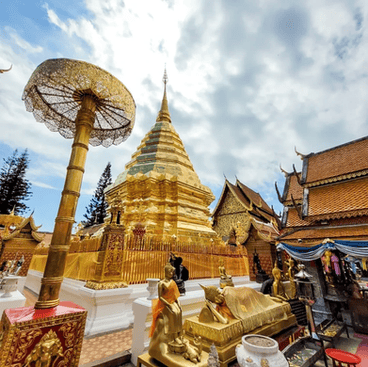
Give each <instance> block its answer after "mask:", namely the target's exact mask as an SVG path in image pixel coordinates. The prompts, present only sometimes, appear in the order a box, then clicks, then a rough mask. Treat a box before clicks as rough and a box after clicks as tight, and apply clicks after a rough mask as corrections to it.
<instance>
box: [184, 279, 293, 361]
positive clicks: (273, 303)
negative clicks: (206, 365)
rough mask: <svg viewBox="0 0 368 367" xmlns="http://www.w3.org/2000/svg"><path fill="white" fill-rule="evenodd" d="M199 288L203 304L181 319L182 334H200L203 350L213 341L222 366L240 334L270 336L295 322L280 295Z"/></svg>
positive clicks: (232, 356)
mask: <svg viewBox="0 0 368 367" xmlns="http://www.w3.org/2000/svg"><path fill="white" fill-rule="evenodd" d="M201 287H202V288H203V289H204V292H205V305H204V307H203V308H202V310H201V312H200V314H199V316H192V317H189V318H187V319H186V320H185V323H184V330H185V336H186V338H188V339H193V338H194V336H195V335H199V336H201V338H202V343H203V349H204V350H205V351H209V348H210V346H211V345H212V344H214V345H215V346H216V349H217V351H218V355H219V358H220V365H221V366H222V367H223V366H226V365H227V364H228V363H230V362H231V361H233V360H234V359H235V358H236V356H235V348H236V345H237V344H239V343H240V342H241V337H242V336H243V335H244V334H261V335H265V336H272V335H275V334H277V333H279V332H280V331H282V330H284V329H287V328H288V327H290V326H293V325H296V318H295V315H293V314H292V313H291V307H290V305H289V303H287V302H284V301H283V300H281V299H280V298H277V297H271V296H269V295H264V294H262V293H260V292H257V291H256V290H254V289H253V288H249V287H237V288H235V287H225V288H223V289H220V288H217V287H215V286H207V287H205V286H203V285H201Z"/></svg>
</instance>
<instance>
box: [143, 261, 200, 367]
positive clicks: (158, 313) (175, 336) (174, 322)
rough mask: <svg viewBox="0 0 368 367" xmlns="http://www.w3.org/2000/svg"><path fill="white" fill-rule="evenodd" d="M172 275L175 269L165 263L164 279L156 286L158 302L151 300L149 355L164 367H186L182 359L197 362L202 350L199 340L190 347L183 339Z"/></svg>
mask: <svg viewBox="0 0 368 367" xmlns="http://www.w3.org/2000/svg"><path fill="white" fill-rule="evenodd" d="M174 272H175V268H174V267H173V266H172V265H171V264H170V263H167V264H166V266H165V278H164V279H162V280H161V281H160V282H159V283H158V299H155V300H152V325H151V329H150V332H149V337H150V338H151V341H150V345H149V348H148V353H149V355H150V356H151V357H153V358H155V359H156V360H158V361H159V362H161V363H163V364H164V365H166V366H173V367H175V366H178V367H179V366H183V365H187V363H188V362H186V361H184V359H185V360H188V361H190V362H192V363H198V362H200V360H201V352H202V347H201V341H200V339H197V340H195V342H194V345H190V344H189V341H188V340H187V339H185V338H184V336H183V331H182V308H181V305H180V302H179V296H180V293H179V290H178V287H177V285H176V283H175V281H174V280H173V276H174ZM178 355H179V356H178ZM180 359H181V360H180Z"/></svg>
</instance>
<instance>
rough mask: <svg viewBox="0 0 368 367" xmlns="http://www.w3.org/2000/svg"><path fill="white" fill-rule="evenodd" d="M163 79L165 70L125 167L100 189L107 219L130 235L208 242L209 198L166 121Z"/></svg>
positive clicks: (210, 232) (210, 237)
mask: <svg viewBox="0 0 368 367" xmlns="http://www.w3.org/2000/svg"><path fill="white" fill-rule="evenodd" d="M166 82H167V77H166V73H165V76H164V85H165V89H164V96H163V99H162V104H161V109H160V111H159V113H158V116H157V119H156V123H155V124H154V126H153V127H152V129H151V130H150V131H149V132H148V133H147V134H146V136H145V137H144V138H143V140H142V142H141V144H140V145H139V146H138V148H137V151H136V152H135V153H134V154H133V155H132V159H131V161H130V162H129V163H127V164H126V166H125V171H124V172H123V173H121V174H120V175H119V176H118V177H117V179H116V181H115V182H114V184H113V185H111V186H110V187H108V188H107V189H106V191H105V194H106V200H107V201H108V203H109V204H110V219H108V221H110V222H118V223H121V224H123V225H124V226H125V227H126V232H127V234H131V235H133V234H135V235H137V234H138V235H144V236H146V237H150V238H152V237H154V238H156V239H161V240H169V239H172V238H175V239H176V240H177V241H179V242H186V243H187V242H195V243H198V241H199V242H203V243H209V241H210V240H212V241H213V240H215V239H216V233H215V231H214V230H213V229H212V228H211V223H210V221H209V217H210V210H209V205H210V204H211V203H212V201H213V200H214V199H215V197H214V195H213V194H212V192H211V190H210V189H209V188H208V187H207V186H204V185H202V183H201V182H200V180H199V178H198V175H197V174H196V172H195V171H194V168H193V165H192V163H191V162H190V159H189V157H188V154H187V152H186V151H185V148H184V145H183V142H182V141H181V139H180V137H179V135H178V133H177V132H176V131H175V129H174V126H173V124H172V122H171V117H170V112H169V108H168V101H167V97H166Z"/></svg>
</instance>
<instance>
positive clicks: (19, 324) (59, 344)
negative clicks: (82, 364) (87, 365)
mask: <svg viewBox="0 0 368 367" xmlns="http://www.w3.org/2000/svg"><path fill="white" fill-rule="evenodd" d="M86 316H87V312H86V310H84V309H83V308H82V307H80V306H77V305H76V304H74V303H72V302H61V303H60V305H58V306H57V307H54V308H50V309H40V310H36V309H34V307H33V306H32V307H21V308H14V309H8V310H5V311H4V313H3V316H2V319H1V328H2V330H1V333H2V343H1V346H0V366H15V365H17V366H18V365H19V366H24V365H28V364H31V363H32V362H33V363H36V364H37V362H38V363H43V364H44V365H45V366H46V365H47V366H51V365H56V364H57V363H61V364H62V365H63V366H68V367H77V366H78V363H79V357H80V353H81V349H82V342H83V334H84V326H85V322H86ZM41 358H42V360H41ZM27 362H28V364H27ZM55 362H56V363H55Z"/></svg>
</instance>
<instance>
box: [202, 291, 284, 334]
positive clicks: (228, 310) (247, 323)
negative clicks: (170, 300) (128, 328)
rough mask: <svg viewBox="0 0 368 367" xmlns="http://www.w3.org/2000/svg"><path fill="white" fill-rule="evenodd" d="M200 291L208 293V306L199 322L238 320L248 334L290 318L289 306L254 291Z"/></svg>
mask: <svg viewBox="0 0 368 367" xmlns="http://www.w3.org/2000/svg"><path fill="white" fill-rule="evenodd" d="M201 287H202V289H204V292H205V299H206V300H205V302H206V303H205V306H204V307H203V309H202V310H201V313H200V314H199V321H200V322H212V321H217V322H220V323H222V324H228V323H229V321H230V320H235V319H237V320H240V321H241V322H242V324H243V334H245V333H248V332H250V331H252V330H254V329H256V328H258V327H262V326H263V325H267V324H271V323H273V322H274V321H275V320H277V319H282V318H284V317H286V316H287V315H288V314H290V306H289V304H288V303H286V302H283V301H282V300H280V299H279V298H276V297H271V296H269V295H264V294H262V293H260V292H257V291H256V290H254V289H253V288H248V287H239V288H233V287H226V288H224V289H223V290H220V289H219V288H217V287H215V286H208V287H205V286H203V285H201ZM214 305H216V306H214ZM208 311H209V312H210V313H211V314H212V317H211V316H210V313H209V312H208Z"/></svg>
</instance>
